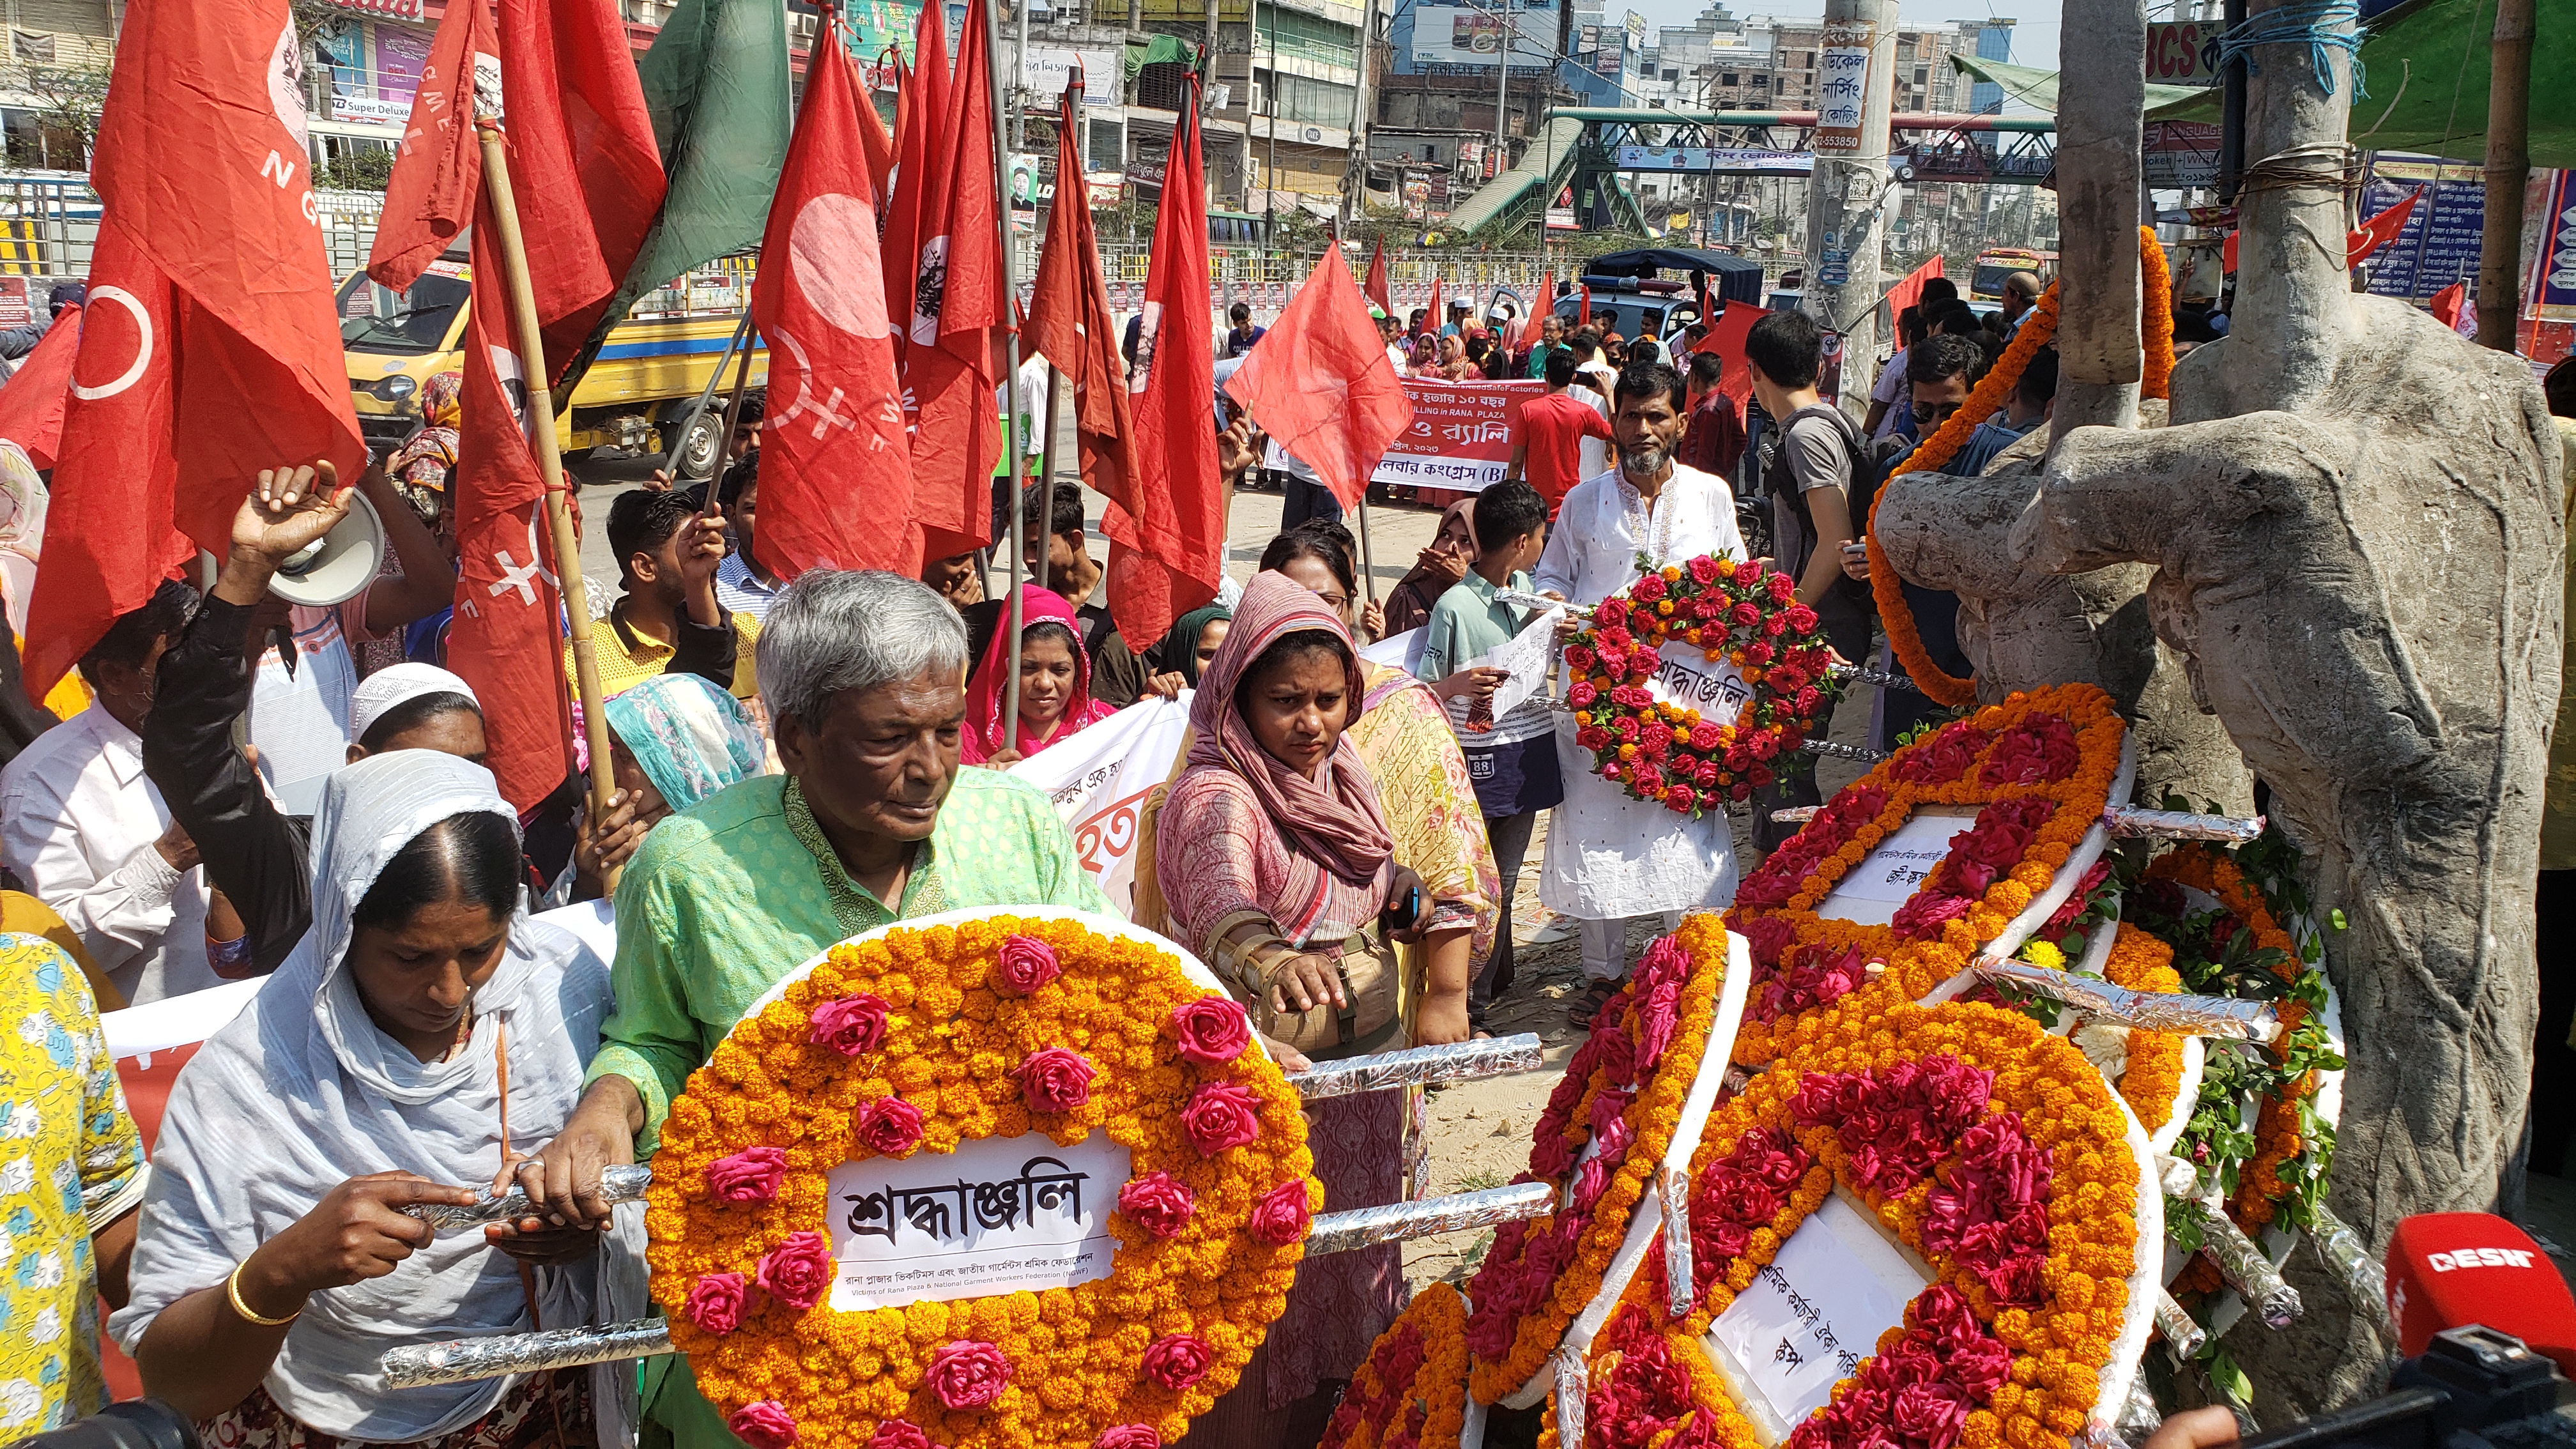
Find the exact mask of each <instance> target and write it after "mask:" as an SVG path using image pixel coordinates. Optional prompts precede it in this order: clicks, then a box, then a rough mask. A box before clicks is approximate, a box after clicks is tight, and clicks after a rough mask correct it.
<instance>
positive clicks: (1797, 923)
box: [1726, 684, 2130, 1066]
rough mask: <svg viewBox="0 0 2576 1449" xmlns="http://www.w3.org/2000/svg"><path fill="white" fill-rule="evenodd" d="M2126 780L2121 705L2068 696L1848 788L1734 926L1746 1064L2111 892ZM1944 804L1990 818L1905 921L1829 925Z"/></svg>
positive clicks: (1880, 767) (2043, 696)
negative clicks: (1848, 889) (1873, 861)
mask: <svg viewBox="0 0 2576 1449" xmlns="http://www.w3.org/2000/svg"><path fill="white" fill-rule="evenodd" d="M2129 766H2130V757H2129V753H2128V750H2127V748H2126V726H2125V724H2124V723H2123V722H2122V720H2121V718H2120V715H2119V712H2118V711H2117V710H2116V709H2114V708H2113V707H2112V703H2111V697H2110V696H2109V695H2107V694H2105V693H2103V692H2102V691H2101V690H2099V689H2097V688H2094V687H2093V686H2091V685H2089V684H2066V685H2058V686H2055V687H2053V688H2049V689H2041V690H2033V691H2030V692H2029V693H2025V694H2015V695H2013V696H2011V697H2010V698H2008V699H2006V700H2005V701H2004V702H2003V703H2001V704H1995V705H1988V706H1986V707H1985V708H1983V709H1980V710H1978V711H1977V712H1976V713H1975V714H1974V715H1971V716H1970V717H1968V718H1966V719H1963V720H1957V721H1954V722H1952V723H1950V724H1947V725H1944V726H1942V727H1940V728H1939V729H1937V730H1934V731H1932V732H1930V733H1928V734H1926V735H1923V736H1921V737H1920V738H1917V739H1916V740H1915V741H1913V742H1912V743H1911V744H1908V745H1906V746H1905V747H1904V748H1902V749H1899V750H1897V751H1896V752H1895V753H1894V754H1892V755H1890V756H1889V757H1888V758H1887V759H1885V760H1882V761H1880V762H1879V763H1878V764H1877V765H1876V766H1874V767H1873V768H1872V769H1871V770H1870V772H1869V773H1868V774H1866V775H1864V776H1862V777H1861V778H1860V779H1858V780H1855V781H1853V782H1852V783H1851V784H1849V785H1846V786H1844V787H1843V788H1842V789H1841V790H1840V791H1838V792H1836V793H1835V795H1834V798H1833V799H1832V801H1830V802H1829V803H1827V804H1826V806H1825V807H1824V808H1823V809H1822V810H1819V811H1818V812H1817V813H1816V816H1815V818H1814V819H1812V820H1810V821H1808V822H1807V824H1806V826H1805V827H1804V828H1802V829H1801V830H1799V832H1798V833H1797V834H1796V835H1794V836H1791V837H1790V838H1789V839H1788V840H1787V841H1785V842H1783V843H1782V845H1781V846H1780V848H1779V849H1777V850H1775V851H1773V852H1772V853H1771V855H1770V856H1769V858H1767V859H1765V860H1764V861H1763V862H1762V864H1761V865H1760V866H1759V867H1757V868H1756V869H1755V870H1754V871H1753V872H1752V874H1750V875H1748V876H1747V877H1745V880H1744V883H1743V884H1742V885H1741V886H1739V887H1738V888H1737V889H1736V893H1735V905H1734V906H1733V907H1732V908H1731V909H1729V910H1728V912H1727V914H1726V922H1727V925H1728V926H1729V928H1731V929H1732V930H1734V931H1735V932H1736V933H1737V934H1739V935H1741V936H1743V937H1744V938H1745V940H1746V942H1747V944H1748V945H1749V946H1750V947H1751V950H1752V955H1753V971H1754V979H1753V990H1752V996H1751V998H1750V1000H1749V1001H1748V1002H1747V1004H1746V1007H1745V1013H1744V1024H1743V1026H1742V1027H1741V1028H1740V1029H1739V1030H1738V1031H1737V1032H1736V1035H1735V1060H1736V1061H1738V1062H1739V1063H1742V1064H1744V1065H1747V1066H1756V1065H1759V1064H1761V1063H1763V1062H1767V1061H1769V1060H1771V1059H1772V1058H1773V1057H1774V1056H1777V1055H1780V1054H1782V1053H1783V1052H1785V1051H1789V1050H1792V1049H1794V1048H1795V1047H1796V1046H1797V1045H1798V1044H1799V1043H1801V1042H1804V1041H1807V1040H1811V1039H1812V1038H1813V1035H1814V1031H1815V1029H1816V1025H1817V1019H1818V1014H1819V1008H1822V1007H1827V1006H1830V1005H1832V1004H1833V1003H1835V1002H1837V1001H1839V1000H1840V999H1841V998H1842V997H1844V996H1845V995H1846V994H1848V993H1851V992H1854V991H1859V990H1862V989H1864V988H1866V989H1869V990H1872V991H1880V992H1885V993H1888V994H1890V995H1892V996H1894V997H1897V998H1901V999H1903V1000H1908V1001H1911V1000H1916V999H1919V998H1921V997H1923V996H1925V995H1927V994H1928V993H1930V992H1931V991H1932V990H1934V988H1936V987H1939V986H1940V985H1942V984H1943V983H1944V982H1947V981H1949V980H1950V979H1951V978H1953V977H1955V976H1957V975H1958V974H1959V972H1961V971H1962V970H1964V969H1965V968H1966V967H1967V965H1968V963H1969V961H1970V959H1971V958H1972V957H1973V956H1974V955H1975V954H1976V953H1977V952H1978V950H1980V949H1981V948H1993V949H2000V950H2003V951H2005V952H2009V951H2010V950H2011V949H2012V948H2013V947H2015V946H2018V945H2019V944H2020V942H2021V941H2022V940H2023V939H2026V938H2027V936H2028V935H2029V933H2030V932H2031V931H2033V930H2039V929H2042V928H2044V927H2045V926H2046V924H2047V923H2048V922H2049V921H2050V920H2052V919H2053V918H2054V917H2055V916H2056V914H2057V913H2058V912H2059V911H2061V910H2063V909H2065V907H2066V905H2067V903H2069V902H2070V901H2079V902H2080V901H2081V900H2083V899H2084V898H2085V895H2086V892H2087V890H2088V889H2089V888H2090V886H2092V885H2098V884H2099V879H2098V877H2096V878H2092V879H2091V880H2089V881H2088V879H2087V877H2088V875H2089V873H2090V867H2091V866H2092V865H2093V863H2094V862H2095V861H2097V860H2098V859H2099V857H2100V853H2101V850H2102V847H2103V845H2104V844H2105V843H2106V842H2107V838H2108V837H2107V835H2106V834H2105V833H2104V832H2103V831H2102V829H2101V823H2102V811H2103V807H2104V806H2106V805H2107V804H2109V803H2110V802H2111V800H2112V799H2114V798H2115V797H2117V796H2119V795H2124V794H2126V792H2127V775H2128V772H2129ZM1934 805H1949V806H1974V807H1976V809H1977V815H1976V818H1975V820H1974V822H1973V823H1972V824H1971V825H1970V826H1969V828H1968V829H1967V830H1965V831H1964V832H1962V833H1961V834H1960V835H1958V836H1957V837H1955V838H1953V840H1952V841H1951V843H1950V847H1949V853H1948V855H1947V857H1946V858H1944V859H1943V860H1942V862H1941V864H1940V866H1939V868H1937V869H1935V870H1934V871H1932V872H1931V873H1930V875H1929V876H1927V877H1926V878H1925V880H1924V881H1923V883H1922V884H1921V886H1919V887H1918V888H1917V889H1916V891H1915V892H1914V894H1913V896H1912V897H1911V898H1910V899H1908V900H1907V901H1906V902H1905V903H1904V904H1903V905H1902V906H1901V907H1900V908H1899V909H1898V910H1897V911H1896V913H1895V917H1894V919H1893V920H1891V921H1890V922H1889V923H1888V924H1886V925H1864V924H1861V923H1858V922H1853V921H1844V920H1837V919H1832V918H1829V917H1826V916H1822V915H1819V914H1818V913H1817V907H1818V906H1819V905H1820V904H1821V903H1822V902H1823V901H1824V899H1825V898H1826V896H1828V895H1830V894H1831V893H1832V891H1833V889H1834V886H1835V885H1836V884H1837V883H1838V882H1840V881H1841V880H1842V878H1843V877H1844V876H1845V875H1846V874H1848V873H1849V872H1850V871H1851V869H1852V868H1853V867H1854V866H1857V865H1858V864H1860V862H1861V861H1862V859H1863V858H1864V857H1866V856H1867V855H1868V853H1869V851H1870V849H1871V848H1872V847H1874V846H1876V845H1877V844H1879V843H1880V842H1881V841H1883V840H1885V839H1886V838H1887V837H1888V836H1890V835H1892V834H1894V833H1895V832H1896V830H1897V829H1898V828H1899V827H1901V826H1903V825H1904V824H1905V822H1906V821H1907V819H1909V818H1910V817H1911V816H1912V815H1913V814H1914V812H1915V811H1916V810H1918V809H1921V808H1923V807H1925V806H1934ZM1999 941H2000V942H2003V943H2005V944H2003V945H2001V946H1999V947H1998V946H1996V944H1995V943H1997V942H1999ZM1874 970H1875V972H1876V974H1875V976H1874V977H1873V975H1872V973H1873V971H1874Z"/></svg>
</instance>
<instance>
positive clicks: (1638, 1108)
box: [1465, 916, 1745, 1404]
mask: <svg viewBox="0 0 2576 1449" xmlns="http://www.w3.org/2000/svg"><path fill="white" fill-rule="evenodd" d="M1735 949H1736V948H1735V947H1734V946H1733V945H1732V943H1731V942H1730V939H1729V937H1728V935H1727V932H1726V930H1725V928H1724V927H1723V926H1722V925H1720V924H1719V922H1718V919H1717V918H1716V917H1715V916H1692V917H1689V918H1688V919H1686V920H1684V921H1683V922H1682V927H1681V929H1680V930H1679V931H1677V932H1675V933H1673V934H1672V935H1670V936H1667V937H1665V938H1663V939H1662V940H1659V941H1657V942H1655V944H1654V945H1652V946H1650V947H1648V948H1647V950H1646V954H1645V956H1644V958H1643V959H1642V960H1641V961H1640V962H1639V963H1638V966H1637V969H1636V970H1635V971H1634V972H1632V973H1630V975H1629V978H1628V983H1627V985H1626V986H1624V987H1623V988H1621V990H1620V993H1619V995H1617V996H1615V997H1613V998H1611V1000H1610V1002H1609V1003H1608V1004H1607V1005H1605V1006H1604V1007H1603V1008H1602V1010H1601V1011H1600V1013H1599V1014H1598V1015H1596V1016H1595V1017H1594V1018H1593V1025H1592V1031H1591V1034H1590V1035H1589V1036H1587V1037H1586V1038H1585V1039H1584V1042H1583V1045H1582V1046H1580V1047H1578V1048H1577V1049H1576V1050H1575V1053H1574V1057H1573V1060H1572V1061H1570V1062H1569V1063H1567V1066H1566V1071H1565V1075H1564V1076H1563V1077H1562V1078H1560V1079H1559V1080H1558V1082H1557V1085H1556V1090H1555V1091H1554V1092H1553V1093H1552V1094H1550V1096H1549V1097H1548V1101H1547V1106H1546V1107H1545V1108H1544V1109H1543V1110H1542V1111H1541V1112H1540V1113H1539V1119H1538V1125H1537V1127H1536V1128H1535V1129H1534V1130H1533V1132H1532V1134H1531V1135H1532V1139H1533V1140H1532V1144H1531V1147H1530V1157H1529V1170H1528V1171H1527V1172H1524V1173H1522V1174H1521V1175H1520V1176H1519V1177H1517V1178H1515V1179H1514V1180H1515V1181H1518V1182H1548V1183H1553V1184H1555V1185H1556V1186H1557V1188H1558V1190H1559V1192H1560V1193H1561V1194H1562V1197H1561V1201H1562V1202H1563V1204H1564V1206H1563V1207H1562V1208H1561V1209H1560V1210H1559V1211H1558V1212H1556V1213H1555V1214H1553V1215H1551V1216H1548V1217H1543V1218H1536V1219H1532V1220H1529V1221H1526V1222H1517V1223H1506V1224H1504V1225H1503V1226H1502V1227H1501V1228H1499V1229H1497V1230H1496V1231H1495V1233H1494V1240H1493V1244H1492V1246H1491V1247H1490V1248H1488V1249H1487V1250H1486V1253H1485V1258H1484V1262H1483V1263H1482V1265H1481V1266H1479V1267H1478V1269H1477V1271H1476V1276H1475V1277H1474V1278H1472V1279H1470V1280H1469V1281H1468V1284H1467V1301H1468V1312H1467V1321H1466V1326H1465V1335H1466V1340H1467V1349H1468V1352H1470V1353H1471V1354H1473V1355H1474V1356H1475V1362H1474V1366H1473V1368H1472V1370H1471V1372H1470V1377H1469V1379H1468V1390H1469V1392H1470V1393H1472V1394H1473V1395H1474V1396H1475V1398H1476V1401H1477V1402H1478V1403H1480V1404H1491V1403H1494V1402H1496V1401H1498V1400H1505V1399H1507V1398H1510V1397H1512V1396H1516V1395H1521V1394H1528V1395H1529V1396H1530V1398H1531V1399H1533V1400H1534V1399H1535V1397H1536V1395H1535V1392H1534V1391H1531V1390H1529V1389H1528V1388H1526V1386H1527V1385H1528V1384H1529V1383H1530V1382H1531V1381H1532V1379H1533V1378H1534V1377H1535V1376H1536V1375H1537V1374H1538V1373H1539V1371H1540V1370H1541V1369H1542V1368H1543V1367H1544V1366H1545V1365H1546V1363H1547V1361H1548V1356H1549V1355H1550V1354H1552V1353H1554V1352H1556V1350H1557V1346H1558V1345H1559V1344H1560V1343H1562V1342H1564V1341H1565V1340H1566V1337H1567V1335H1568V1332H1569V1330H1573V1329H1575V1328H1576V1326H1577V1321H1578V1319H1579V1318H1581V1317H1582V1316H1583V1315H1584V1314H1585V1313H1586V1311H1587V1310H1589V1309H1592V1308H1593V1307H1594V1306H1595V1304H1596V1302H1598V1301H1600V1300H1603V1299H1608V1300H1612V1301H1615V1300H1616V1298H1617V1297H1618V1294H1619V1293H1620V1291H1621V1290H1622V1289H1623V1288H1625V1287H1626V1286H1627V1281H1628V1277H1629V1275H1630V1274H1632V1273H1633V1272H1634V1271H1635V1269H1636V1265H1637V1263H1638V1262H1639V1260H1640V1259H1641V1258H1642V1257H1644V1256H1645V1254H1646V1252H1647V1245H1648V1243H1649V1242H1650V1240H1651V1236H1652V1233H1651V1228H1652V1224H1653V1223H1654V1221H1656V1219H1655V1218H1653V1217H1650V1216H1641V1212H1640V1206H1639V1204H1640V1201H1641V1200H1642V1199H1644V1198H1645V1195H1646V1192H1647V1190H1648V1188H1649V1187H1650V1186H1651V1185H1652V1184H1653V1182H1654V1180H1655V1178H1656V1174H1657V1171H1658V1169H1659V1168H1662V1167H1667V1166H1669V1167H1671V1168H1679V1167H1680V1166H1681V1165H1682V1164H1683V1162H1684V1161H1685V1160H1687V1153H1688V1146H1689V1144H1690V1143H1692V1142H1694V1141H1696V1140H1697V1134H1698V1130H1699V1124H1700V1122H1702V1121H1703V1120H1705V1118H1706V1116H1707V1114H1708V1112H1709V1110H1710V1108H1711V1106H1712V1105H1713V1103H1714V1101H1715V1099H1716V1094H1717V1090H1718V1087H1719V1085H1720V1084H1719V1080H1718V1079H1719V1078H1720V1077H1721V1076H1723V1075H1724V1065H1725V1061H1726V1045H1727V1039H1728V1038H1729V1036H1731V1035H1732V1033H1733V1031H1734V1028H1735V1024H1736V1022H1737V1020H1738V1018H1739V1017H1740V1016H1741V1014H1742V1011H1743V1004H1744V990H1745V987H1744V979H1743V974H1742V973H1741V972H1736V971H1730V969H1729V965H1728V962H1729V957H1730V954H1731V953H1732V951H1733V950H1735ZM1656 1211H1658V1210H1657V1209H1656V1208H1654V1206H1653V1205H1652V1204H1648V1205H1647V1206H1646V1208H1645V1209H1644V1212H1645V1213H1648V1214H1651V1213H1654V1212H1656ZM1605 1306H1606V1305H1605Z"/></svg>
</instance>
